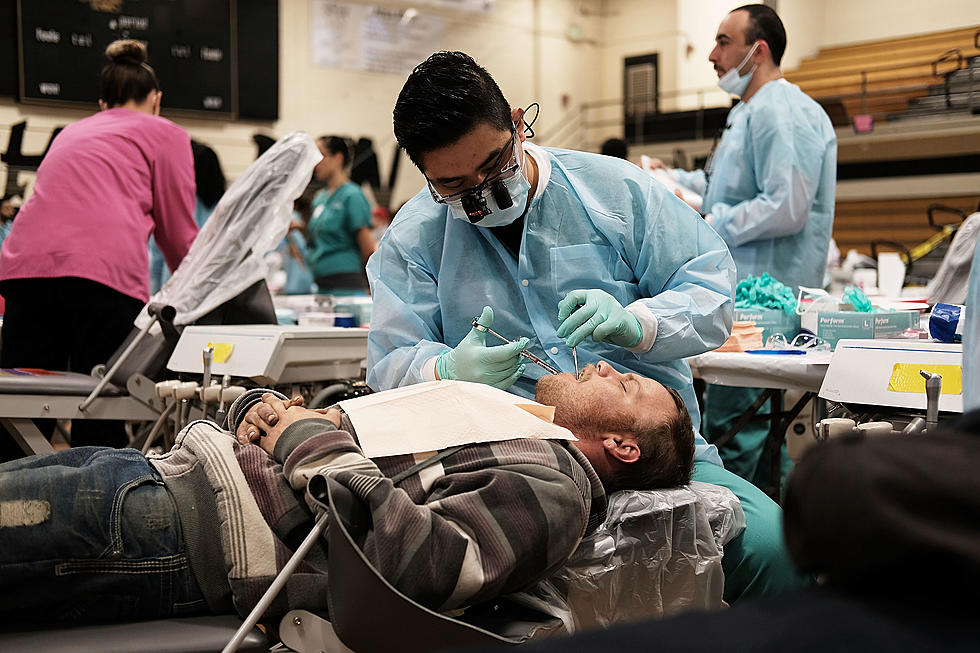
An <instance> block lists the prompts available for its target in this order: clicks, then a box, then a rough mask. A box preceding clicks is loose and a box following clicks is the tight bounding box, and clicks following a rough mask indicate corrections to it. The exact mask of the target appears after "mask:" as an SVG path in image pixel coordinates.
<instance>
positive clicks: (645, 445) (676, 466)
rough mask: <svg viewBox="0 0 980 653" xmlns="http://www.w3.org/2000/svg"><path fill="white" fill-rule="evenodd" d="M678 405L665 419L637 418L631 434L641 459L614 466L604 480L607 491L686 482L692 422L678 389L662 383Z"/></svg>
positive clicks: (691, 459) (690, 461) (691, 465)
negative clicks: (646, 419)
mask: <svg viewBox="0 0 980 653" xmlns="http://www.w3.org/2000/svg"><path fill="white" fill-rule="evenodd" d="M664 389H665V390H667V392H668V393H669V394H670V396H671V398H672V399H673V400H674V407H675V408H676V409H677V410H676V412H675V413H674V414H673V415H670V416H668V417H667V418H666V419H664V418H663V417H662V416H658V418H657V420H656V421H654V422H652V423H651V422H649V421H646V422H637V423H636V424H635V427H634V432H633V437H635V438H636V441H637V443H638V444H639V445H640V459H639V460H637V461H636V462H633V463H629V464H621V465H614V466H613V473H612V474H611V477H610V478H607V479H605V480H604V482H603V485H604V486H605V488H606V491H607V492H616V491H617V490H656V489H658V488H670V487H677V486H678V485H686V484H687V483H689V482H690V480H691V472H692V471H693V470H694V426H693V424H692V422H691V414H690V413H689V412H688V411H687V405H686V404H685V403H684V398H683V397H681V395H680V393H679V392H677V390H675V389H673V388H671V387H669V386H666V385H665V386H664Z"/></svg>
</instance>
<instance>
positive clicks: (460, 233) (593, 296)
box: [367, 52, 795, 599]
mask: <svg viewBox="0 0 980 653" xmlns="http://www.w3.org/2000/svg"><path fill="white" fill-rule="evenodd" d="M523 113H524V112H523V110H521V109H515V110H513V111H512V110H511V109H510V105H509V104H508V103H507V101H506V99H505V98H504V96H503V94H502V93H501V91H500V89H499V87H498V86H497V84H496V83H495V82H494V80H493V78H492V77H491V76H490V75H489V73H488V72H487V71H486V70H484V69H483V68H482V67H480V66H479V65H478V64H477V63H476V62H475V61H473V59H471V58H470V57H469V56H467V55H465V54H463V53H459V52H440V53H436V54H434V55H432V56H431V57H430V58H429V59H427V60H426V61H425V62H423V63H421V64H420V65H419V66H417V67H416V68H415V70H414V71H413V72H412V74H411V75H410V76H409V78H408V80H407V81H406V83H405V85H404V87H403V88H402V90H401V93H400V94H399V97H398V100H397V102H396V105H395V110H394V131H395V136H396V137H397V139H398V142H399V144H400V145H401V146H402V147H403V148H404V149H405V151H406V152H407V153H408V155H409V157H410V158H411V159H412V161H413V162H414V163H415V165H416V166H417V167H418V168H419V170H421V171H422V173H423V174H424V175H425V178H426V187H425V188H423V189H422V190H421V191H420V192H419V193H418V194H417V195H416V196H415V197H413V198H412V199H410V200H409V201H408V202H407V203H406V204H405V205H404V206H403V207H402V208H401V210H400V211H399V212H398V214H397V215H396V216H395V219H394V221H393V222H392V224H391V226H390V227H389V229H388V230H387V232H386V234H385V236H384V238H383V239H382V241H381V244H380V246H379V248H378V251H377V253H376V254H375V255H374V256H373V257H372V258H371V260H370V261H369V263H368V266H367V273H368V279H369V281H370V283H371V293H372V296H373V299H374V306H373V314H372V319H371V330H370V335H369V344H368V361H367V362H368V377H367V381H368V385H370V386H371V387H372V388H374V389H375V390H382V389H388V388H392V387H397V386H403V385H409V384H413V383H419V382H423V381H430V380H435V379H460V380H465V381H473V382H479V383H487V384H490V385H494V386H496V387H498V388H505V389H509V390H510V391H511V392H514V393H516V394H520V395H524V396H527V397H533V391H534V385H535V382H536V381H537V379H538V378H540V377H541V376H542V375H543V374H545V373H546V372H545V371H544V370H542V369H541V368H539V367H538V366H536V365H531V364H526V363H525V359H524V358H522V357H521V356H520V352H521V351H522V350H523V349H527V350H528V351H530V352H532V353H534V354H536V355H537V356H539V357H540V358H542V359H544V360H545V361H547V362H549V363H550V364H551V365H553V366H554V367H556V368H558V369H561V370H563V371H571V370H572V369H573V362H572V351H571V347H573V346H575V347H577V351H578V358H579V365H580V366H584V365H586V364H588V363H596V362H597V361H599V360H605V361H608V362H609V363H611V364H612V365H613V366H615V367H616V368H617V369H618V370H620V371H621V372H630V371H632V372H636V373H638V374H641V375H643V376H648V377H650V378H653V379H656V380H657V381H660V382H661V383H664V384H666V385H669V386H671V387H673V388H675V389H676V390H677V391H678V392H679V393H680V394H681V396H682V397H683V398H684V400H685V402H686V404H687V406H688V409H689V411H690V413H691V415H692V418H693V419H694V425H695V444H696V453H695V457H696V460H699V461H701V462H699V463H698V466H699V468H700V466H706V467H710V468H712V471H717V474H715V475H716V476H721V477H724V478H725V479H727V480H729V481H731V485H732V486H733V487H732V489H733V491H735V493H736V494H737V495H738V494H739V491H740V490H744V489H746V488H744V487H742V484H740V483H739V479H738V478H737V477H735V476H734V475H732V474H729V473H727V472H725V471H724V469H723V468H722V467H721V466H720V465H721V462H720V460H719V458H718V454H717V451H716V450H715V448H714V447H713V446H711V445H708V444H707V443H705V441H704V440H703V439H702V438H701V437H700V436H699V435H697V434H696V430H697V425H698V423H699V417H698V416H699V412H698V407H697V402H696V400H695V397H694V393H693V388H692V381H691V372H690V368H689V367H688V365H687V363H686V362H684V361H683V360H682V359H683V358H684V357H687V356H692V355H695V354H699V353H701V352H704V351H708V350H711V349H714V348H716V347H718V346H719V345H721V343H722V342H724V340H725V339H726V337H727V335H728V333H729V331H730V328H731V323H732V300H731V293H732V289H733V283H734V265H733V263H732V259H731V256H730V254H729V253H728V249H727V248H726V247H725V244H724V242H723V241H722V240H721V238H719V237H718V235H717V234H716V233H715V232H714V231H713V230H712V229H710V228H709V227H708V226H707V225H706V224H705V223H704V221H703V220H702V219H701V218H700V217H699V216H698V215H697V213H696V212H695V211H693V210H692V209H690V208H689V207H687V206H686V205H685V204H684V203H683V202H681V201H680V200H679V199H677V198H676V197H674V196H673V195H672V194H670V193H669V192H667V191H665V190H664V189H663V187H661V186H660V185H659V184H657V183H656V182H654V181H652V180H651V179H650V178H649V176H648V175H646V174H645V173H644V172H643V171H642V170H640V169H639V168H637V167H635V166H633V165H631V164H629V163H627V162H625V161H621V160H617V159H612V158H610V157H602V156H598V155H595V154H587V153H581V152H571V151H566V150H558V149H551V148H541V147H537V146H535V145H533V144H531V143H529V142H527V141H525V135H524V132H525V125H524V119H523ZM490 307H492V309H491V308H490ZM474 317H479V318H480V324H482V325H484V326H488V327H492V328H493V329H494V330H495V331H497V332H499V333H501V334H503V335H504V336H506V337H508V338H511V339H514V340H515V341H514V342H513V343H511V344H498V343H499V341H496V340H495V339H491V340H487V338H488V335H487V334H486V333H484V332H481V331H478V330H475V329H472V328H471V322H472V320H473V318H474ZM491 338H492V337H491ZM726 475H727V476H726ZM695 478H698V472H696V473H695ZM715 482H718V481H717V480H716V481H715ZM721 484H723V485H724V484H725V483H721ZM744 485H747V484H744ZM752 490H755V492H757V493H758V494H761V492H758V491H757V490H756V489H755V488H751V486H749V492H750V494H751V491H752ZM761 499H762V500H764V501H761V500H760V501H759V504H760V505H761V506H763V508H762V511H761V512H762V513H763V518H761V519H758V520H756V518H755V515H754V514H753V516H752V521H750V522H749V524H748V527H747V529H746V532H745V533H744V534H743V536H744V537H745V538H746V539H747V540H754V539H756V538H758V539H759V542H760V546H759V547H758V548H757V550H754V551H753V550H751V549H752V548H753V547H752V546H751V545H749V544H746V545H745V546H744V547H743V546H742V544H740V543H736V544H733V546H732V555H731V556H729V549H728V548H727V547H726V555H725V560H727V561H728V563H729V564H728V567H730V568H731V572H732V574H731V578H732V581H731V586H730V588H729V587H726V597H727V598H729V599H734V598H739V597H741V596H746V597H749V596H764V595H766V594H767V593H773V592H778V591H780V590H782V589H784V588H785V587H786V586H788V585H789V584H792V582H793V581H794V580H795V577H794V578H793V579H791V580H790V581H789V583H787V578H789V576H791V572H789V571H788V570H789V562H788V560H787V559H786V557H785V552H784V551H783V549H782V544H781V534H780V532H779V528H778V526H779V508H778V506H776V505H775V504H774V503H772V502H771V501H769V500H768V498H766V497H765V496H764V495H762V496H761ZM757 500H759V497H758V496H756V495H755V494H752V496H751V498H749V499H744V500H743V506H744V504H745V503H746V501H748V502H749V503H753V502H755V501H757ZM765 502H768V503H765ZM750 512H751V511H750V510H748V509H746V513H747V515H748V513H750ZM750 531H751V535H750V534H749V533H750ZM738 539H739V540H742V537H740V538H738ZM736 549H738V550H736ZM728 567H726V573H727V572H728V571H729V569H728ZM739 569H741V571H739ZM729 589H731V591H730V592H729Z"/></svg>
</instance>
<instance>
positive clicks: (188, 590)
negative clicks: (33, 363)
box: [0, 447, 208, 624]
mask: <svg viewBox="0 0 980 653" xmlns="http://www.w3.org/2000/svg"><path fill="white" fill-rule="evenodd" d="M207 613H208V609H207V605H206V603H205V602H204V597H203V595H202V594H201V591H200V589H199V588H198V585H197V581H196V580H195V578H194V574H193V573H192V571H191V567H190V564H189V562H188V560H187V556H186V553H185V547H184V540H183V537H182V533H181V529H180V520H179V518H178V515H177V509H176V506H175V505H174V502H173V499H172V498H171V496H170V493H169V492H168V491H167V489H166V487H164V485H163V481H162V480H161V479H160V476H159V474H157V472H156V471H155V470H154V469H153V468H152V467H151V466H150V464H149V463H148V462H147V460H146V458H144V457H143V455H142V454H140V452H138V451H136V450H135V449H108V448H102V447H79V448H75V449H67V450H64V451H58V452H55V453H52V454H47V455H43V456H33V457H30V458H24V459H20V460H14V461H11V462H8V463H4V464H2V465H0V621H2V622H4V623H7V624H16V623H20V622H27V621H44V622H48V623H50V622H52V621H63V622H76V621H84V622H91V621H135V620H142V619H155V618H163V617H172V616H187V615H193V614H207Z"/></svg>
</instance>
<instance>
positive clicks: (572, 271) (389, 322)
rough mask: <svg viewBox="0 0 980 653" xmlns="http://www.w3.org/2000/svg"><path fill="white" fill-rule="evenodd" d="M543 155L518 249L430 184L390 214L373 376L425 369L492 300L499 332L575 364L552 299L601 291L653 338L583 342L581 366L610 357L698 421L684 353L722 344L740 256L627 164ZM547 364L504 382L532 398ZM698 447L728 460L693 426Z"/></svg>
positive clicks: (372, 276)
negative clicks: (638, 345) (621, 343)
mask: <svg viewBox="0 0 980 653" xmlns="http://www.w3.org/2000/svg"><path fill="white" fill-rule="evenodd" d="M537 152H538V155H539V156H545V157H547V159H548V161H549V162H550V164H551V170H550V175H549V176H548V178H546V179H545V178H544V177H543V176H542V178H541V179H539V181H538V186H539V188H541V187H542V186H543V191H541V192H537V193H536V194H535V196H534V198H533V199H532V201H531V206H530V208H529V210H528V213H527V215H526V217H525V221H524V232H523V239H522V241H521V246H520V252H519V256H518V258H517V259H515V257H514V256H513V255H512V254H511V253H510V252H509V251H508V250H507V248H506V247H505V246H504V245H503V244H502V243H501V242H500V241H499V240H498V239H497V237H496V236H495V235H493V234H492V233H491V231H490V230H489V229H487V228H484V227H477V226H474V225H471V224H469V223H465V222H462V221H460V220H457V219H454V218H450V217H449V216H448V214H447V207H445V206H443V205H439V204H436V203H435V202H433V201H432V198H431V196H430V194H429V191H428V190H424V189H423V190H422V191H421V192H419V193H418V194H417V195H416V196H415V197H414V198H412V199H411V200H409V201H408V202H407V203H406V204H405V206H404V207H402V209H401V210H400V211H399V212H398V214H397V215H396V216H395V219H394V221H393V222H392V224H391V226H390V227H389V228H388V230H387V232H386V233H385V235H384V238H383V239H382V241H381V244H380V247H379V249H378V251H377V252H376V253H375V254H374V256H372V257H371V260H370V261H369V262H368V266H367V274H368V279H369V281H370V283H371V292H372V296H373V299H374V307H373V314H372V318H371V330H370V334H369V337H368V359H367V365H368V376H367V382H368V385H370V386H371V387H372V388H374V389H376V390H384V389H388V388H393V387H397V386H403V385H409V384H412V383H418V382H421V381H423V380H428V379H431V378H432V375H431V370H428V369H426V370H423V367H426V368H428V367H431V365H432V362H431V361H432V359H433V357H435V356H438V355H439V354H442V353H443V352H445V351H447V350H448V349H449V348H450V347H454V346H455V345H457V344H459V342H460V340H462V339H463V337H464V336H465V335H466V334H467V332H469V330H470V325H471V323H472V320H473V318H474V317H476V316H479V315H480V311H481V310H482V308H483V306H484V305H490V306H492V307H493V310H494V321H493V328H494V330H495V331H497V332H498V333H501V334H503V335H504V336H506V337H509V338H512V339H516V338H519V337H521V336H526V337H528V338H529V339H530V345H529V350H530V351H531V352H533V353H535V354H537V355H538V356H540V357H542V358H543V359H545V360H547V361H550V362H551V363H552V364H553V365H554V366H556V367H558V368H559V369H561V370H564V371H572V369H573V363H572V352H571V350H570V349H569V348H568V347H566V346H565V343H564V341H563V340H562V339H560V338H559V337H558V336H557V335H556V334H555V332H556V330H557V328H558V326H559V324H560V323H559V321H558V302H559V301H560V300H561V299H562V298H563V297H564V296H565V294H566V293H568V292H569V291H571V290H575V289H577V288H600V289H602V290H605V291H606V292H608V293H610V294H611V295H613V296H614V297H615V298H616V299H617V300H618V301H619V302H620V304H622V305H624V306H627V305H629V304H631V303H633V302H642V304H643V305H645V306H646V307H647V308H648V309H649V311H650V312H651V313H652V314H653V316H655V320H656V323H657V336H656V340H655V342H654V343H653V346H652V347H651V348H650V349H649V350H648V351H646V352H644V353H636V352H634V351H630V350H627V349H624V348H622V347H617V346H615V345H611V344H607V343H602V342H593V341H592V340H591V339H587V340H585V341H584V342H583V343H582V344H581V345H579V347H578V358H579V365H580V366H584V365H585V364H587V363H595V362H597V361H599V360H600V359H601V360H606V361H608V362H610V363H612V364H613V365H614V366H615V367H616V368H617V369H619V370H620V371H634V372H636V373H638V374H642V375H644V376H647V377H650V378H653V379H656V380H657V381H659V382H661V383H664V384H666V385H669V386H671V387H673V388H675V389H676V390H677V391H678V392H680V394H681V395H682V396H683V398H684V401H685V403H686V404H687V407H688V409H689V410H690V413H691V416H692V419H693V420H694V426H695V431H697V428H698V425H699V424H700V414H699V412H698V406H697V402H696V400H695V396H694V389H693V386H692V381H691V371H690V368H689V367H688V365H687V363H686V362H685V361H684V360H683V358H684V357H686V356H693V355H695V354H700V353H702V352H705V351H709V350H711V349H715V348H716V347H718V346H719V345H721V344H722V343H723V342H724V341H725V339H726V338H727V336H728V333H729V332H730V330H731V324H732V312H733V309H732V299H731V295H732V289H733V284H734V265H733V264H732V259H731V255H730V254H729V253H728V249H727V248H726V247H725V244H724V242H722V240H721V238H719V237H718V235H717V234H716V233H715V232H714V231H713V230H712V229H711V228H710V227H708V226H707V225H706V224H705V223H704V221H703V220H702V219H701V218H700V217H698V215H697V213H695V212H694V211H693V210H692V209H690V208H689V207H688V206H687V205H685V204H684V203H683V202H681V201H680V200H679V199H677V198H676V197H674V195H672V194H671V193H669V192H667V191H666V190H665V189H664V188H663V186H661V185H660V184H658V183H657V182H655V181H653V180H652V179H651V178H650V177H649V176H648V175H647V174H646V173H645V172H643V171H642V170H640V169H639V168H637V167H636V166H633V165H632V164H630V163H627V162H626V161H622V160H619V159H614V158H610V157H602V156H599V155H594V154H588V153H582V152H572V151H567V150H558V149H551V148H541V149H539V150H537ZM539 169H542V167H541V166H540V165H539ZM488 344H491V343H489V342H488ZM544 373H545V372H544V371H543V370H542V369H540V368H539V367H537V366H536V365H532V364H528V366H527V369H526V371H525V372H524V376H523V377H522V378H521V379H519V380H518V382H517V383H516V384H515V385H514V386H512V387H511V388H510V391H511V392H514V393H516V394H520V395H523V396H527V397H533V396H534V386H535V383H536V381H537V379H538V378H540V377H541V376H542V375H543V374H544ZM696 444H697V445H698V446H697V448H696V456H697V457H698V459H702V460H711V461H712V462H715V463H717V464H720V459H719V458H718V455H717V452H716V450H715V448H714V447H713V446H709V445H707V444H706V443H705V442H704V440H703V439H702V438H701V437H700V436H699V435H697V436H696Z"/></svg>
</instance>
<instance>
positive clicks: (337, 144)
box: [317, 136, 354, 168]
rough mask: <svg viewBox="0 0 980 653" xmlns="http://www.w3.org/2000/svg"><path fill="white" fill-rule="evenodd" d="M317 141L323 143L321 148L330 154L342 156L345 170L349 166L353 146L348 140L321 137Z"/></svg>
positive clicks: (337, 137)
mask: <svg viewBox="0 0 980 653" xmlns="http://www.w3.org/2000/svg"><path fill="white" fill-rule="evenodd" d="M317 140H318V141H320V142H321V143H323V147H325V148H326V150H327V152H330V154H343V155H344V167H345V168H346V167H347V166H348V165H350V162H351V159H352V158H353V152H354V145H353V143H351V142H350V139H349V138H344V137H343V136H321V137H320V138H318V139H317Z"/></svg>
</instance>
